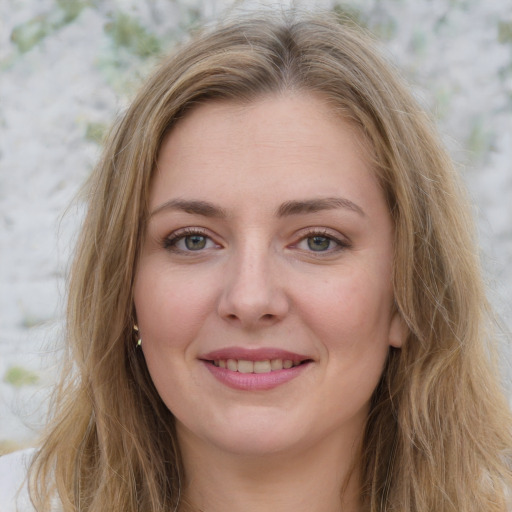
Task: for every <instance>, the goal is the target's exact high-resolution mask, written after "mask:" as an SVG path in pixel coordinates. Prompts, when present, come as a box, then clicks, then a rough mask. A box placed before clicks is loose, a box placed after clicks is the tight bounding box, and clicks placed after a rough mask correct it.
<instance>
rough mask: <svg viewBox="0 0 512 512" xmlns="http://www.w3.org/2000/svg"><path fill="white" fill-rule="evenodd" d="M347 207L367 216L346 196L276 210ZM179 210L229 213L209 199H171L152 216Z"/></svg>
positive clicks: (293, 212) (299, 211)
mask: <svg viewBox="0 0 512 512" xmlns="http://www.w3.org/2000/svg"><path fill="white" fill-rule="evenodd" d="M338 208H345V209H348V210H352V211H353V212H356V213H358V214H359V215H361V216H363V217H364V216H365V213H364V211H363V209H362V208H361V207H360V206H358V205H357V204H356V203H354V202H352V201H350V200H349V199H346V198H344V197H325V198H320V199H305V200H293V201H286V202H285V203H283V204H282V205H281V206H279V208H278V209H277V211H276V216H277V217H287V216H289V215H305V214H308V213H315V212H319V211H322V210H334V209H338ZM167 210H178V211H184V212H186V213H190V214H192V215H201V216H202V217H212V218H221V219H222V218H226V217H227V214H226V211H225V210H224V209H223V208H220V207H219V206H217V205H215V204H213V203H210V202H208V201H199V200H188V199H171V200H170V201H166V202H165V203H163V204H161V205H160V206H158V207H157V208H155V209H154V210H153V211H152V212H151V213H150V215H149V216H150V218H151V217H153V216H154V215H157V214H158V213H160V212H162V211H167Z"/></svg>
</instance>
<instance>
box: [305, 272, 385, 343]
mask: <svg viewBox="0 0 512 512" xmlns="http://www.w3.org/2000/svg"><path fill="white" fill-rule="evenodd" d="M391 301H392V292H391V286H390V285H389V284H388V283H387V281H385V280H384V279H382V277H381V276H370V275H368V274H367V273H357V271H356V270H354V271H352V272H347V276H346V277H341V278H338V279H334V278H333V279H331V280H328V281H325V282H324V283H322V285H321V286H320V287H319V288H318V289H316V290H313V291H312V293H311V294H310V296H309V299H308V300H307V301H304V303H303V307H302V308H301V310H302V314H303V315H304V318H305V319H306V321H307V322H308V323H310V324H312V325H314V330H315V331H316V332H320V333H323V337H324V339H325V340H326V341H327V340H329V341H330V342H331V343H333V344H334V346H333V347H332V348H338V347H339V346H340V345H341V344H343V345H347V344H348V345H351V344H357V345H361V344H363V345H364V344H366V343H369V344H375V343H378V342H379V341H381V340H382V342H384V340H386V341H387V334H388V331H389V323H390V320H391V315H390V311H391Z"/></svg>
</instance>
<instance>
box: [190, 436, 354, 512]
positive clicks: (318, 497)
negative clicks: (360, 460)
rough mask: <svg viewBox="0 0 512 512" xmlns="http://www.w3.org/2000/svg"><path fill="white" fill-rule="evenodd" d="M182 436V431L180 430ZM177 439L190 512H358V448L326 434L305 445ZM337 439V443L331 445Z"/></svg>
mask: <svg viewBox="0 0 512 512" xmlns="http://www.w3.org/2000/svg"><path fill="white" fill-rule="evenodd" d="M185 437H186V436H185ZM184 441H185V440H184V439H181V440H180V445H181V448H182V454H183V460H184V466H185V474H186V477H187V478H186V480H187V486H186V489H185V490H184V496H185V500H184V501H185V503H188V504H189V507H187V509H186V510H187V511H188V510H190V511H193V512H198V511H201V512H221V511H222V512H225V511H226V510H229V511H230V512H242V511H243V512H256V511H257V512H260V511H261V510H272V511H273V512H292V511H293V512H306V511H307V512H311V511H315V512H360V510H361V507H360V504H359V499H358V489H359V472H358V471H357V469H356V468H355V464H354V461H355V460H356V457H357V454H358V450H357V448H355V447H354V445H353V439H352V442H351V443H350V444H349V443H348V442H345V441H341V442H340V441H339V438H337V439H336V441H335V443H333V439H329V438H326V439H324V440H322V442H321V443H318V444H315V446H314V447H311V448H309V449H307V450H300V451H296V450H295V451H292V452H291V453H275V454H271V455H268V454H266V455H259V456H255V455H244V456H241V455H240V454H231V453H226V452H224V451H222V450H216V449H215V448H212V447H211V446H209V447H206V446H204V445H203V446H200V445H198V443H197V439H195V442H194V443H187V442H186V441H185V442H184ZM336 445H337V446H336Z"/></svg>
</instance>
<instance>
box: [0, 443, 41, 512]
mask: <svg viewBox="0 0 512 512" xmlns="http://www.w3.org/2000/svg"><path fill="white" fill-rule="evenodd" d="M34 453H35V450H34V449H33V448H31V449H29V450H23V451H19V452H14V453H9V454H8V455H4V456H2V457H0V512H35V509H34V507H33V506H32V503H31V502H30V497H29V494H28V487H27V482H26V476H27V469H28V466H29V464H30V460H31V459H32V456H33V455H34Z"/></svg>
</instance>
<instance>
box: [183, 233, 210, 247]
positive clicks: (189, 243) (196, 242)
mask: <svg viewBox="0 0 512 512" xmlns="http://www.w3.org/2000/svg"><path fill="white" fill-rule="evenodd" d="M185 245H186V247H187V249H188V250H189V251H197V250H199V249H204V247H205V245H206V237H204V236H202V235H190V236H187V237H186V238H185Z"/></svg>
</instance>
